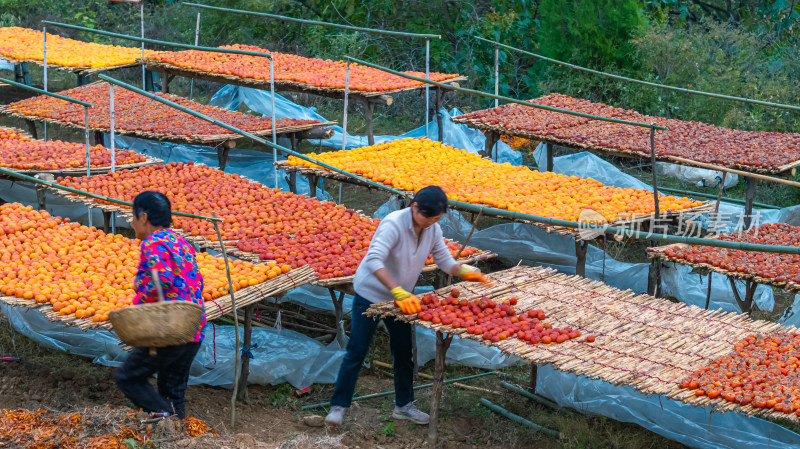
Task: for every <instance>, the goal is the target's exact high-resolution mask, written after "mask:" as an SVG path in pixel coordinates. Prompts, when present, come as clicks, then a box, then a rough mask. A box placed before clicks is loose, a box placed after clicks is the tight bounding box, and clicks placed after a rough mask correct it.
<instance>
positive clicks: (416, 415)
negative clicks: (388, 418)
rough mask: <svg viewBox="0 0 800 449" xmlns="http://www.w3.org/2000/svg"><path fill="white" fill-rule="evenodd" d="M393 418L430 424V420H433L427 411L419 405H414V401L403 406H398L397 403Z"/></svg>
mask: <svg viewBox="0 0 800 449" xmlns="http://www.w3.org/2000/svg"><path fill="white" fill-rule="evenodd" d="M392 418H394V419H407V420H409V421H411V422H413V423H414V424H428V422H430V420H431V417H430V416H428V414H427V413H425V412H423V411H422V410H420V409H418V408H417V406H416V405H414V401H411V402H409V403H408V404H406V405H404V406H402V407H398V406H396V405H395V406H394V413H392Z"/></svg>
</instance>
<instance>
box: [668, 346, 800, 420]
mask: <svg viewBox="0 0 800 449" xmlns="http://www.w3.org/2000/svg"><path fill="white" fill-rule="evenodd" d="M799 367H800V334H798V333H796V332H794V333H787V332H776V333H774V334H771V335H750V336H748V337H747V338H745V339H744V340H742V341H740V342H738V343H737V344H736V345H735V346H734V350H733V352H731V353H730V354H728V355H726V356H722V357H720V358H718V359H717V360H715V361H713V362H711V363H710V364H709V365H708V366H706V367H704V368H701V369H699V370H697V371H695V372H693V373H692V374H691V375H690V376H689V377H688V378H687V379H685V380H684V381H683V382H682V383H681V384H680V387H681V388H688V389H691V390H695V395H696V396H707V397H709V398H711V399H716V398H720V399H723V400H725V401H728V402H734V403H737V404H740V405H743V406H744V405H748V404H749V405H751V406H753V407H755V408H759V409H771V410H774V411H776V412H782V413H786V414H790V413H794V414H796V415H797V416H798V417H800V387H798V385H800V369H798V368H799Z"/></svg>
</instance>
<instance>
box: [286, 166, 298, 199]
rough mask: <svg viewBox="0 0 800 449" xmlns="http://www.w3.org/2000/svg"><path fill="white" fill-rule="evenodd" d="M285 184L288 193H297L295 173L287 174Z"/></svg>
mask: <svg viewBox="0 0 800 449" xmlns="http://www.w3.org/2000/svg"><path fill="white" fill-rule="evenodd" d="M286 184H289V191H290V192H292V193H295V194H296V193H297V172H294V171H293V172H290V173H289V176H287V177H286Z"/></svg>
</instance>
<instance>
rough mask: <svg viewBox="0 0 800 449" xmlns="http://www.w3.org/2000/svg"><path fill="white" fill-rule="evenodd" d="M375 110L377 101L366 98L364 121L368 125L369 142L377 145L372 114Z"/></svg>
mask: <svg viewBox="0 0 800 449" xmlns="http://www.w3.org/2000/svg"><path fill="white" fill-rule="evenodd" d="M374 111H375V103H373V102H371V101H369V99H368V98H366V99H364V123H365V125H366V127H367V143H368V144H370V145H375V131H374V130H373V128H372V116H373V113H374Z"/></svg>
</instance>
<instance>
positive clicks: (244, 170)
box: [105, 134, 333, 200]
mask: <svg viewBox="0 0 800 449" xmlns="http://www.w3.org/2000/svg"><path fill="white" fill-rule="evenodd" d="M105 143H106V145H110V141H109V136H108V134H106V136H105ZM114 146H115V147H117V148H125V149H128V150H131V151H136V152H137V153H142V154H146V155H148V156H152V157H155V158H158V159H161V160H163V161H164V162H165V163H171V162H189V161H194V162H198V163H202V164H206V165H208V166H210V167H218V166H219V163H218V158H217V151H216V150H215V149H214V148H211V147H205V146H200V145H186V144H176V143H165V142H157V141H153V140H146V139H137V138H135V137H123V136H115V137H114ZM278 160H286V157H282V156H280V155H279V156H278ZM272 162H273V159H272V151H256V150H246V149H239V148H232V149H231V150H230V152H229V154H228V163H227V165H226V167H225V171H226V172H227V173H236V174H239V175H242V176H246V177H247V178H249V179H252V180H253V181H257V182H260V183H261V184H264V185H265V186H267V187H270V188H274V187H275V173H276V172H277V176H278V188H280V189H281V190H289V185H288V184H287V183H286V172H285V171H284V170H277V171H273V168H274V167H273V165H272ZM320 181H321V183H320V185H321V186H324V183H323V182H324V180H320ZM297 192H298V193H300V194H303V193H305V194H307V193H308V192H309V189H308V180H307V179H306V178H305V177H303V176H298V177H297ZM317 196H318V197H319V198H320V199H321V200H332V199H333V198H332V197H331V196H330V195H328V194H327V193H326V192H325V190H324V189H322V192H320V191H319V189H318V190H317Z"/></svg>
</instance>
